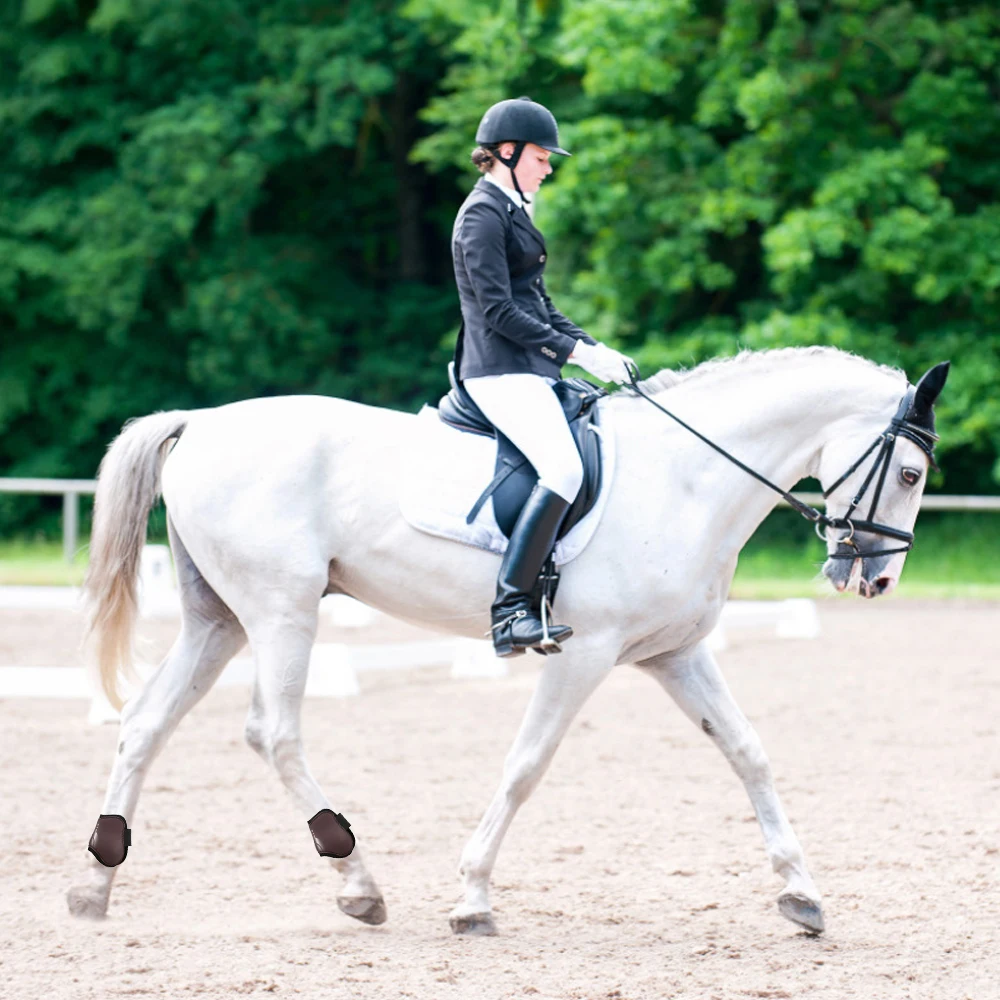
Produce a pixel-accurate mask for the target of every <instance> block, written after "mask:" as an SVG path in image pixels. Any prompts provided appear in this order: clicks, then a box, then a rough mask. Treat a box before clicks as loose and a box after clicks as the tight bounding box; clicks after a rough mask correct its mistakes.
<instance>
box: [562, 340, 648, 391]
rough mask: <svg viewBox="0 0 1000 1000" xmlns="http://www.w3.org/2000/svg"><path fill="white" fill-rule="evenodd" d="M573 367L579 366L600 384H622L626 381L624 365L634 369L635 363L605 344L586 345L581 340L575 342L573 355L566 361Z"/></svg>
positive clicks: (626, 374) (626, 375)
mask: <svg viewBox="0 0 1000 1000" xmlns="http://www.w3.org/2000/svg"><path fill="white" fill-rule="evenodd" d="M567 360H569V361H570V362H572V363H573V364H574V365H579V366H580V367H581V368H582V369H583V370H584V371H586V372H589V373H590V374H591V375H593V376H594V378H598V379H600V380H601V381H602V382H616V383H618V384H624V383H625V382H627V381H628V377H629V376H628V372H627V371H626V369H625V366H626V364H627V365H630V366H631V367H633V368H634V367H635V362H634V361H633V360H632V359H631V358H630V357H628V355H626V354H621V353H619V352H618V351H616V350H615V349H614V348H612V347H608V345H607V344H602V343H600V342H598V343H596V344H587V343H585V342H584V341H582V340H578V341H577V342H576V347H574V348H573V353H572V354H570V356H569V358H568V359H567Z"/></svg>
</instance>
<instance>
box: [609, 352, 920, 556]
mask: <svg viewBox="0 0 1000 1000" xmlns="http://www.w3.org/2000/svg"><path fill="white" fill-rule="evenodd" d="M625 370H626V371H627V372H628V377H629V383H630V385H631V387H632V389H633V390H634V391H635V392H636V393H637V394H638V395H639V396H642V398H643V399H645V400H647V401H649V402H650V403H652V404H653V406H655V407H656V408H657V409H658V410H661V411H662V412H663V413H665V414H666V415H667V416H668V417H670V418H671V419H672V420H676V421H677V423H679V424H680V425H681V427H683V428H684V429H685V430H687V431H690V432H691V433H692V434H694V436H695V437H697V438H700V439H701V440H702V441H704V442H705V444H707V445H708V446H709V447H710V448H714V449H715V450H716V451H717V452H718V453H719V454H720V455H722V456H723V457H724V458H727V459H728V460H729V461H730V462H732V463H733V465H736V466H738V467H739V468H740V469H742V470H743V471H744V472H746V473H748V474H749V475H751V476H753V477H754V479H756V480H758V482H761V483H763V484H764V485H765V486H766V487H768V489H772V490H774V492H775V493H777V494H778V495H779V496H781V497H782V498H783V499H784V500H785V501H786V502H787V503H788V505H789V506H790V507H792V508H793V509H794V510H796V511H798V512H799V513H800V514H801V515H802V516H803V517H804V518H805V519H806V520H807V521H811V522H812V523H813V525H814V526H815V530H816V534H817V535H819V537H820V538H821V539H822V540H823V541H827V538H826V531H827V530H828V529H829V528H834V529H837V530H842V531H849V532H850V534H849V535H848V536H847V537H846V538H840V539H837V545H838V546H840V545H844V546H848V547H849V548H851V549H853V551H852V552H835V553H833V554H832V555H829V558H831V559H858V558H862V559H867V558H871V557H872V556H887V555H892V554H894V553H896V552H908V551H909V550H910V549H912V548H913V532H912V531H902V530H901V529H899V528H894V527H892V525H889V524H880V523H879V522H877V521H873V520H872V518H873V517H874V516H875V507H876V505H877V504H878V501H879V498H880V497H881V495H882V487H883V485H884V484H885V477H886V473H887V472H888V471H889V463H890V462H891V460H892V453H893V450H894V449H895V447H896V439H897V438H898V437H905V438H908V439H909V440H910V441H913V442H914V443H915V444H916V445H918V446H919V447H920V449H921V451H923V453H924V454H925V455H926V456H927V458H928V459H929V460H930V463H931V465H933V466H934V468H937V465H936V463H935V462H934V442H935V441H937V440H938V435H937V434H935V433H934V432H933V431H930V430H927V429H926V428H924V427H920V426H918V425H917V424H914V423H912V422H911V421H909V420H907V419H906V415H907V413H908V412H909V410H910V406H911V404H912V403H913V397H914V394H915V393H916V387H915V386H912V385H911V386H908V387H907V390H906V393H905V394H904V396H903V398H902V399H901V400H900V402H899V406H898V408H897V409H896V414H895V416H894V417H893V418H892V420H890V421H889V426H888V427H887V428H886V429H885V430H884V431H882V433H881V434H880V435H879V436H878V437H877V438H876V439H875V440H874V441H873V442H872V443H871V445H870V446H869V447H868V449H867V451H865V453H864V454H863V455H862V456H861V457H860V458H859V459H858V460H857V461H856V462H855V463H854V464H853V465H852V466H851V467H850V468H849V469H848V470H847V471H846V472H845V473H844V474H843V475H842V476H841V477H840V478H839V479H838V480H837V481H836V482H835V483H834V484H833V485H832V486H831V487H830V488H829V489H828V490H824V491H823V498H824V499H826V498H827V497H828V496H829V495H830V494H831V493H833V491H834V490H835V489H836V488H837V487H838V486H840V485H841V484H842V483H843V482H844V481H845V480H846V479H847V477H848V476H850V475H851V473H853V472H856V471H857V469H858V468H860V466H861V463H862V462H864V460H865V459H866V458H868V456H869V455H870V454H871V453H872V452H873V451H874V450H875V449H876V448H878V447H879V445H881V448H880V450H879V453H878V455H877V456H876V458H875V462H874V464H873V465H872V467H871V469H870V470H869V471H868V475H867V476H866V477H865V480H864V482H863V483H862V484H861V488H860V489H859V490H858V492H857V493H856V494H855V496H854V497H853V498H852V500H851V504H850V506H849V507H848V509H847V513H846V514H844V516H843V517H830V516H829V515H828V514H825V513H824V512H823V511H820V510H817V509H816V508H815V507H811V506H810V505H809V504H807V503H804V502H803V501H802V500H799V498H798V497H795V496H792V494H791V493H789V492H788V490H783V489H782V488H781V487H780V486H778V485H777V484H775V483H772V482H771V480H770V479H768V478H767V477H766V476H762V475H761V474H760V473H759V472H757V471H755V470H754V469H751V468H750V466H748V465H745V464H744V463H743V462H741V461H740V460H739V459H738V458H736V457H735V456H734V455H731V454H730V453H729V452H728V451H726V449H725V448H722V447H720V446H719V445H717V444H716V443H715V442H714V441H711V440H709V439H708V438H707V437H705V435H704V434H702V433H700V432H699V431H696V430H695V429H694V428H693V427H692V426H691V425H690V424H687V423H685V422H684V421H683V420H681V418H680V417H678V416H677V414H676V413H671V412H670V410H668V409H667V408H666V407H665V406H661V405H660V404H659V403H658V402H656V400H655V399H653V397H652V396H649V395H648V394H647V393H645V392H643V391H642V389H641V388H640V387H639V381H638V380H639V369H638V367H637V366H635V365H632V366H631V367H630V366H629V365H626V366H625ZM880 468H881V474H880V475H879V478H878V484H877V485H876V487H875V493H874V495H873V497H872V503H871V507H869V509H868V517H867V518H866V519H864V520H852V519H851V514H853V513H854V511H855V510H856V509H857V507H858V505H859V504H860V503H861V501H862V500H863V499H864V495H865V493H866V492H867V491H868V487H869V486H870V485H871V482H872V480H873V479H874V478H875V474H876V473H877V472H878V471H879V469H880ZM855 531H863V532H867V533H868V534H872V535H881V536H883V537H885V538H891V539H894V540H895V541H899V542H904V543H905V544H904V546H903V548H899V549H882V550H879V551H877V552H862V551H861V549H859V548H858V545H857V542H855V541H854V533H855Z"/></svg>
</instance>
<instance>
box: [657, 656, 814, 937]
mask: <svg viewBox="0 0 1000 1000" xmlns="http://www.w3.org/2000/svg"><path fill="white" fill-rule="evenodd" d="M637 666H638V667H639V668H640V669H642V670H645V671H647V672H648V673H650V674H652V676H654V677H655V678H656V679H657V680H658V681H659V682H660V684H662V685H663V687H664V688H665V689H666V691H667V692H668V693H669V694H670V696H671V697H672V698H673V699H674V701H676V702H677V704H678V705H679V706H680V707H681V709H682V710H683V711H684V713H685V714H686V715H687V716H688V718H689V719H691V721H692V722H693V723H694V724H695V725H696V726H699V727H700V728H701V729H702V730H703V731H704V732H705V733H707V734H708V736H709V737H710V738H711V739H713V740H714V741H715V743H716V745H717V746H718V747H719V749H720V750H721V751H722V753H723V754H724V755H725V757H726V760H728V761H729V763H730V764H731V765H732V768H733V770H734V771H735V772H736V774H737V775H738V776H739V778H740V780H741V781H742V782H743V785H744V787H745V788H746V790H747V794H748V795H749V796H750V802H751V803H752V805H753V809H754V812H755V813H756V814H757V821H758V822H759V823H760V828H761V832H762V833H763V835H764V845H765V847H766V849H767V854H768V857H769V858H770V859H771V866H772V867H773V868H774V870H775V871H776V872H777V873H778V874H779V875H780V876H781V877H782V878H783V879H784V880H785V890H784V892H782V893H781V895H780V896H779V897H778V907H779V909H780V910H781V912H782V913H783V914H784V915H785V916H786V917H787V918H788V919H789V920H791V921H792V922H794V923H796V924H799V925H800V926H801V927H804V928H805V929H806V930H808V931H811V932H813V933H815V934H819V933H821V932H822V931H823V909H822V905H821V902H820V896H819V892H818V891H817V890H816V886H815V885H814V884H813V880H812V877H811V876H810V875H809V871H808V870H807V868H806V862H805V858H804V857H803V854H802V848H801V847H800V846H799V841H798V838H797V837H796V836H795V833H794V831H793V830H792V827H791V824H790V823H789V822H788V817H787V816H786V815H785V810H784V808H783V807H782V805H781V800H780V799H779V798H778V793H777V791H775V788H774V778H773V776H772V774H771V765H770V763H769V762H768V759H767V754H765V753H764V748H763V746H762V745H761V742H760V737H759V736H758V735H757V733H756V732H755V731H754V728H753V726H751V725H750V723H749V722H748V721H747V718H746V716H745V715H744V714H743V713H742V712H741V711H740V708H739V706H738V705H737V704H736V702H735V701H734V700H733V696H732V694H730V691H729V687H728V686H727V684H726V681H725V679H724V678H723V676H722V672H721V671H720V670H719V665H718V664H717V663H716V662H715V658H714V657H713V656H712V654H711V652H709V650H708V649H707V648H706V645H705V643H704V642H701V643H699V644H698V645H697V646H695V647H693V648H692V649H690V650H687V651H685V652H683V653H667V654H663V655H662V656H657V657H653V658H651V659H649V660H643V661H641V662H640V663H638V664H637Z"/></svg>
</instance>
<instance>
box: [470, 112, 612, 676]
mask: <svg viewBox="0 0 1000 1000" xmlns="http://www.w3.org/2000/svg"><path fill="white" fill-rule="evenodd" d="M476 142H477V143H479V146H478V147H477V148H476V149H475V150H474V151H473V153H472V162H473V163H474V164H475V165H476V166H477V167H478V168H479V171H480V172H481V173H482V174H483V176H482V178H481V179H480V180H479V181H478V182H477V183H476V186H475V187H474V188H473V189H472V192H471V193H470V194H469V197H468V198H466V199H465V202H464V203H463V204H462V207H461V208H460V209H459V212H458V217H457V218H456V220H455V227H454V230H453V232H452V256H453V258H454V264H455V280H456V282H457V284H458V295H459V299H460V302H461V306H462V329H461V330H460V332H459V335H458V343H457V344H456V346H455V377H456V379H458V380H460V381H461V382H462V383H463V384H464V386H465V389H466V390H467V391H468V393H469V395H470V396H471V397H472V398H473V400H474V401H475V402H476V404H477V405H478V406H479V408H480V409H481V410H482V411H483V413H484V414H485V415H486V416H487V417H488V418H489V419H490V420H491V421H492V422H493V423H494V425H495V426H496V427H497V428H499V430H501V431H502V432H503V433H504V434H506V435H507V437H509V438H510V440H511V441H513V442H514V444H515V445H516V446H517V447H518V448H520V450H521V451H522V452H523V453H524V455H525V456H526V457H527V459H528V461H529V462H531V464H532V465H533V466H534V467H535V471H536V472H537V473H538V482H537V484H536V485H535V488H534V489H533V490H532V492H531V495H530V496H529V497H528V499H527V501H526V503H525V505H524V509H523V510H522V511H521V514H520V516H519V517H518V520H517V523H516V524H515V526H514V530H513V531H512V532H511V536H510V542H509V544H508V546H507V551H506V552H505V553H504V557H503V562H502V563H501V566H500V574H499V576H498V578H497V592H496V600H495V601H494V602H493V607H492V609H491V620H492V626H493V628H492V633H493V645H494V649H495V651H496V653H497V655H498V656H511V655H517V654H520V653H523V652H524V651H525V649H528V648H531V647H537V646H539V645H540V643H541V641H542V623H541V621H539V619H538V617H537V616H536V615H535V613H534V611H533V610H532V607H531V596H530V595H531V590H532V587H533V586H534V583H535V580H536V578H537V577H538V573H539V571H540V570H541V568H542V564H543V563H544V562H545V560H546V559H547V558H548V556H549V553H550V552H551V551H552V547H553V546H554V545H555V541H556V535H557V533H558V531H559V527H560V525H561V524H562V521H563V518H564V516H565V514H566V512H567V510H569V507H570V505H571V504H572V503H573V500H574V499H575V498H576V495H577V492H578V491H579V489H580V486H581V484H582V481H583V465H582V462H581V461H580V455H579V452H578V451H577V447H576V444H575V442H574V440H573V436H572V434H571V432H570V429H569V425H568V424H567V422H566V417H565V415H564V414H563V411H562V407H561V406H560V404H559V400H558V398H557V397H556V394H555V392H553V390H552V388H551V387H552V385H553V384H555V382H556V380H557V379H558V378H559V376H560V369H561V368H562V366H563V365H564V364H565V363H566V362H567V361H572V362H573V363H574V364H577V365H579V366H580V367H581V368H583V369H585V370H586V371H588V372H589V373H590V374H591V375H594V376H595V377H596V378H598V379H600V380H602V381H605V382H624V381H626V379H627V377H628V375H627V371H626V367H625V365H626V362H628V363H631V359H630V358H627V357H626V356H625V355H623V354H619V353H618V351H614V350H612V349H611V348H609V347H607V346H606V345H604V344H601V343H598V342H597V341H596V340H594V338H593V337H590V336H588V335H587V334H586V333H584V332H583V330H581V329H580V328H579V327H578V326H575V325H574V324H573V323H571V322H570V321H569V320H568V319H567V318H566V317H565V316H564V315H563V314H562V313H561V312H559V310H558V309H556V307H555V306H554V305H553V304H552V300H551V299H550V298H549V296H548V295H547V293H546V291H545V283H544V281H543V278H542V273H543V272H544V270H545V261H546V248H545V241H544V239H543V238H542V234H541V233H540V232H539V231H538V229H536V228H535V226H534V224H533V223H532V221H531V218H530V217H529V215H528V213H527V211H526V209H525V203H526V201H527V199H526V198H525V195H527V194H534V193H535V192H536V191H537V190H538V188H539V186H540V185H541V183H542V180H543V179H544V178H545V177H547V176H548V175H549V174H550V173H552V166H551V165H550V163H549V157H550V156H551V154H552V153H561V154H562V155H564V156H569V155H570V154H569V153H567V152H566V150H565V149H562V148H561V147H560V146H559V133H558V130H557V127H556V120H555V118H554V117H553V116H552V113H551V112H550V111H548V109H547V108H544V107H543V106H542V105H541V104H536V103H535V102H534V101H532V100H530V99H529V98H527V97H522V98H519V99H517V100H509V101H500V103H499V104H494V105H493V107H491V108H490V109H489V110H488V111H487V112H486V114H485V115H484V116H483V119H482V121H481V122H480V124H479V129H478V131H477V132H476ZM572 634H573V629H572V628H571V627H569V626H568V625H550V626H549V636H550V637H551V638H552V639H554V640H555V643H556V645H555V646H549V647H548V651H550V652H557V651H558V643H559V642H560V641H562V640H564V639H567V638H569V636H571V635H572Z"/></svg>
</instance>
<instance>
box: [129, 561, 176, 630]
mask: <svg viewBox="0 0 1000 1000" xmlns="http://www.w3.org/2000/svg"><path fill="white" fill-rule="evenodd" d="M139 609H140V614H141V615H142V617H144V618H173V617H176V616H177V615H179V614H180V611H181V599H180V595H179V594H178V592H177V583H176V581H175V580H174V566H173V563H172V562H171V559H170V547H169V546H168V545H144V546H143V547H142V558H141V561H140V563H139Z"/></svg>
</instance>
